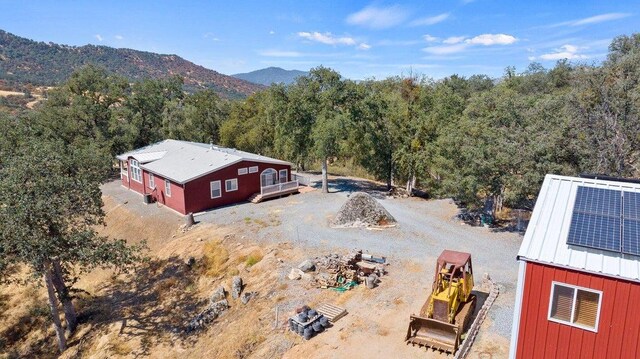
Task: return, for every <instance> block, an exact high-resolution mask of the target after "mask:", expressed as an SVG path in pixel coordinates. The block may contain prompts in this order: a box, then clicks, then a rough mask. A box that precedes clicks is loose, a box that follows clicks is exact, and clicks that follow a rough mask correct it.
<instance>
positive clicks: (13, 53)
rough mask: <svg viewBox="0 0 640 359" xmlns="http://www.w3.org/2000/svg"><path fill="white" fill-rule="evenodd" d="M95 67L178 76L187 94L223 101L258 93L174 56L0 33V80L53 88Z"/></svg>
mask: <svg viewBox="0 0 640 359" xmlns="http://www.w3.org/2000/svg"><path fill="white" fill-rule="evenodd" d="M87 64H95V65H98V66H102V67H104V68H106V69H107V70H108V71H111V72H114V73H116V74H119V75H122V76H125V77H127V78H128V79H130V80H132V81H135V80H140V79H144V78H165V77H169V76H172V75H180V76H182V77H183V78H184V83H185V88H186V89H187V90H192V91H193V90H198V89H206V88H208V89H212V90H214V91H216V92H217V93H218V94H220V95H221V96H222V97H226V98H243V97H246V96H248V95H250V94H252V93H254V92H256V91H259V90H261V89H262V88H263V87H262V86H260V85H257V84H255V83H250V82H247V81H243V80H241V79H237V78H235V77H231V76H227V75H223V74H221V73H219V72H216V71H213V70H210V69H207V68H204V67H202V66H199V65H196V64H194V63H193V62H190V61H187V60H185V59H183V58H181V57H180V56H177V55H161V54H155V53H152V52H145V51H137V50H131V49H116V48H113V47H108V46H95V45H85V46H67V45H58V44H54V43H52V42H49V43H45V42H37V41H33V40H29V39H25V38H23V37H19V36H16V35H13V34H10V33H8V32H6V31H3V30H0V80H5V81H4V82H5V83H9V84H10V83H16V84H24V83H31V84H33V85H44V86H55V85H57V84H60V83H61V82H64V81H65V80H66V79H67V78H68V77H69V75H71V73H73V71H74V70H76V69H78V68H80V67H82V66H84V65H87Z"/></svg>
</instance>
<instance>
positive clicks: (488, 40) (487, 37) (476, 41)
mask: <svg viewBox="0 0 640 359" xmlns="http://www.w3.org/2000/svg"><path fill="white" fill-rule="evenodd" d="M516 41H518V39H516V38H515V37H513V36H511V35H505V34H482V35H478V36H475V37H471V38H467V37H464V36H452V37H448V38H446V39H444V40H442V43H443V44H444V45H439V46H429V47H425V48H424V49H422V51H424V52H426V53H429V54H432V55H450V54H455V53H458V52H462V51H464V50H466V49H467V48H469V47H472V46H475V45H482V46H493V45H510V44H513V43H515V42H516Z"/></svg>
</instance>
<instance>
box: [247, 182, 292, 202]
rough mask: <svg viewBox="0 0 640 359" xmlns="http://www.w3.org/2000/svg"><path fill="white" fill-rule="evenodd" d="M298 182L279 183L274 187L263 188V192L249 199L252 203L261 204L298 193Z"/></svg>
mask: <svg viewBox="0 0 640 359" xmlns="http://www.w3.org/2000/svg"><path fill="white" fill-rule="evenodd" d="M298 187H299V186H298V181H291V182H285V183H279V184H275V185H272V186H267V187H262V190H261V191H260V192H258V193H256V194H254V195H253V196H251V197H250V198H249V202H251V203H260V202H262V201H264V200H266V199H269V198H275V197H281V196H286V195H289V194H294V193H298V192H299V189H298Z"/></svg>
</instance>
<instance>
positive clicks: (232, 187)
mask: <svg viewBox="0 0 640 359" xmlns="http://www.w3.org/2000/svg"><path fill="white" fill-rule="evenodd" d="M237 190H238V179H237V178H232V179H228V180H226V181H224V191H225V192H233V191H237Z"/></svg>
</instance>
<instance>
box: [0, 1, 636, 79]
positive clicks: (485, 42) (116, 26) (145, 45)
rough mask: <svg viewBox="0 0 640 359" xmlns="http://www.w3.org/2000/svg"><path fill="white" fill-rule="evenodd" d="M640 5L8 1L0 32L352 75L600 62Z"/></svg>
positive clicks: (229, 66) (233, 64) (223, 65)
mask: <svg viewBox="0 0 640 359" xmlns="http://www.w3.org/2000/svg"><path fill="white" fill-rule="evenodd" d="M639 16H640V1H628V0H620V1H561V0H558V1H519V2H512V1H493V0H454V1H424V0H423V1H411V2H386V1H373V2H358V1H261V2H253V1H206V2H205V1H161V0H156V1H11V0H0V29H3V30H6V31H9V32H11V33H14V34H16V35H19V36H23V37H27V38H31V39H34V40H38V41H45V42H48V41H52V42H56V43H61V44H68V45H78V46H79V45H85V44H96V45H107V46H113V47H126V48H133V49H137V50H146V51H152V52H159V53H166V54H177V55H179V56H182V57H184V58H186V59H188V60H190V61H193V62H195V63H196V64H199V65H202V66H205V67H207V68H210V69H214V70H217V71H219V72H222V73H225V74H233V73H238V72H247V71H252V70H256V69H260V68H264V67H268V66H280V67H283V68H286V69H299V70H308V69H309V68H311V67H314V66H318V65H324V66H328V67H331V68H334V69H336V70H338V71H339V72H340V73H341V74H342V75H344V76H346V77H348V78H352V79H364V78H371V77H376V78H384V77H387V76H393V75H400V74H408V73H410V72H413V73H418V74H424V75H427V76H429V77H433V78H436V79H438V78H442V77H445V76H448V75H451V74H454V73H455V74H459V75H464V76H470V75H473V74H487V75H489V76H492V77H498V76H500V75H502V74H503V72H504V68H505V67H506V66H510V65H512V66H515V67H516V70H517V71H523V70H525V69H526V67H527V65H528V64H529V63H530V62H531V61H537V62H540V63H542V64H543V65H544V66H545V67H548V68H549V67H553V65H554V64H555V62H556V61H557V60H559V59H562V58H568V59H570V60H572V61H579V62H585V63H598V62H599V61H601V60H602V59H603V58H604V57H605V56H606V53H607V47H608V45H609V43H610V41H611V39H612V38H614V37H615V36H617V35H622V34H627V35H629V34H631V33H633V32H634V31H635V32H638V31H640V27H639V26H638V24H640V18H639Z"/></svg>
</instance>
